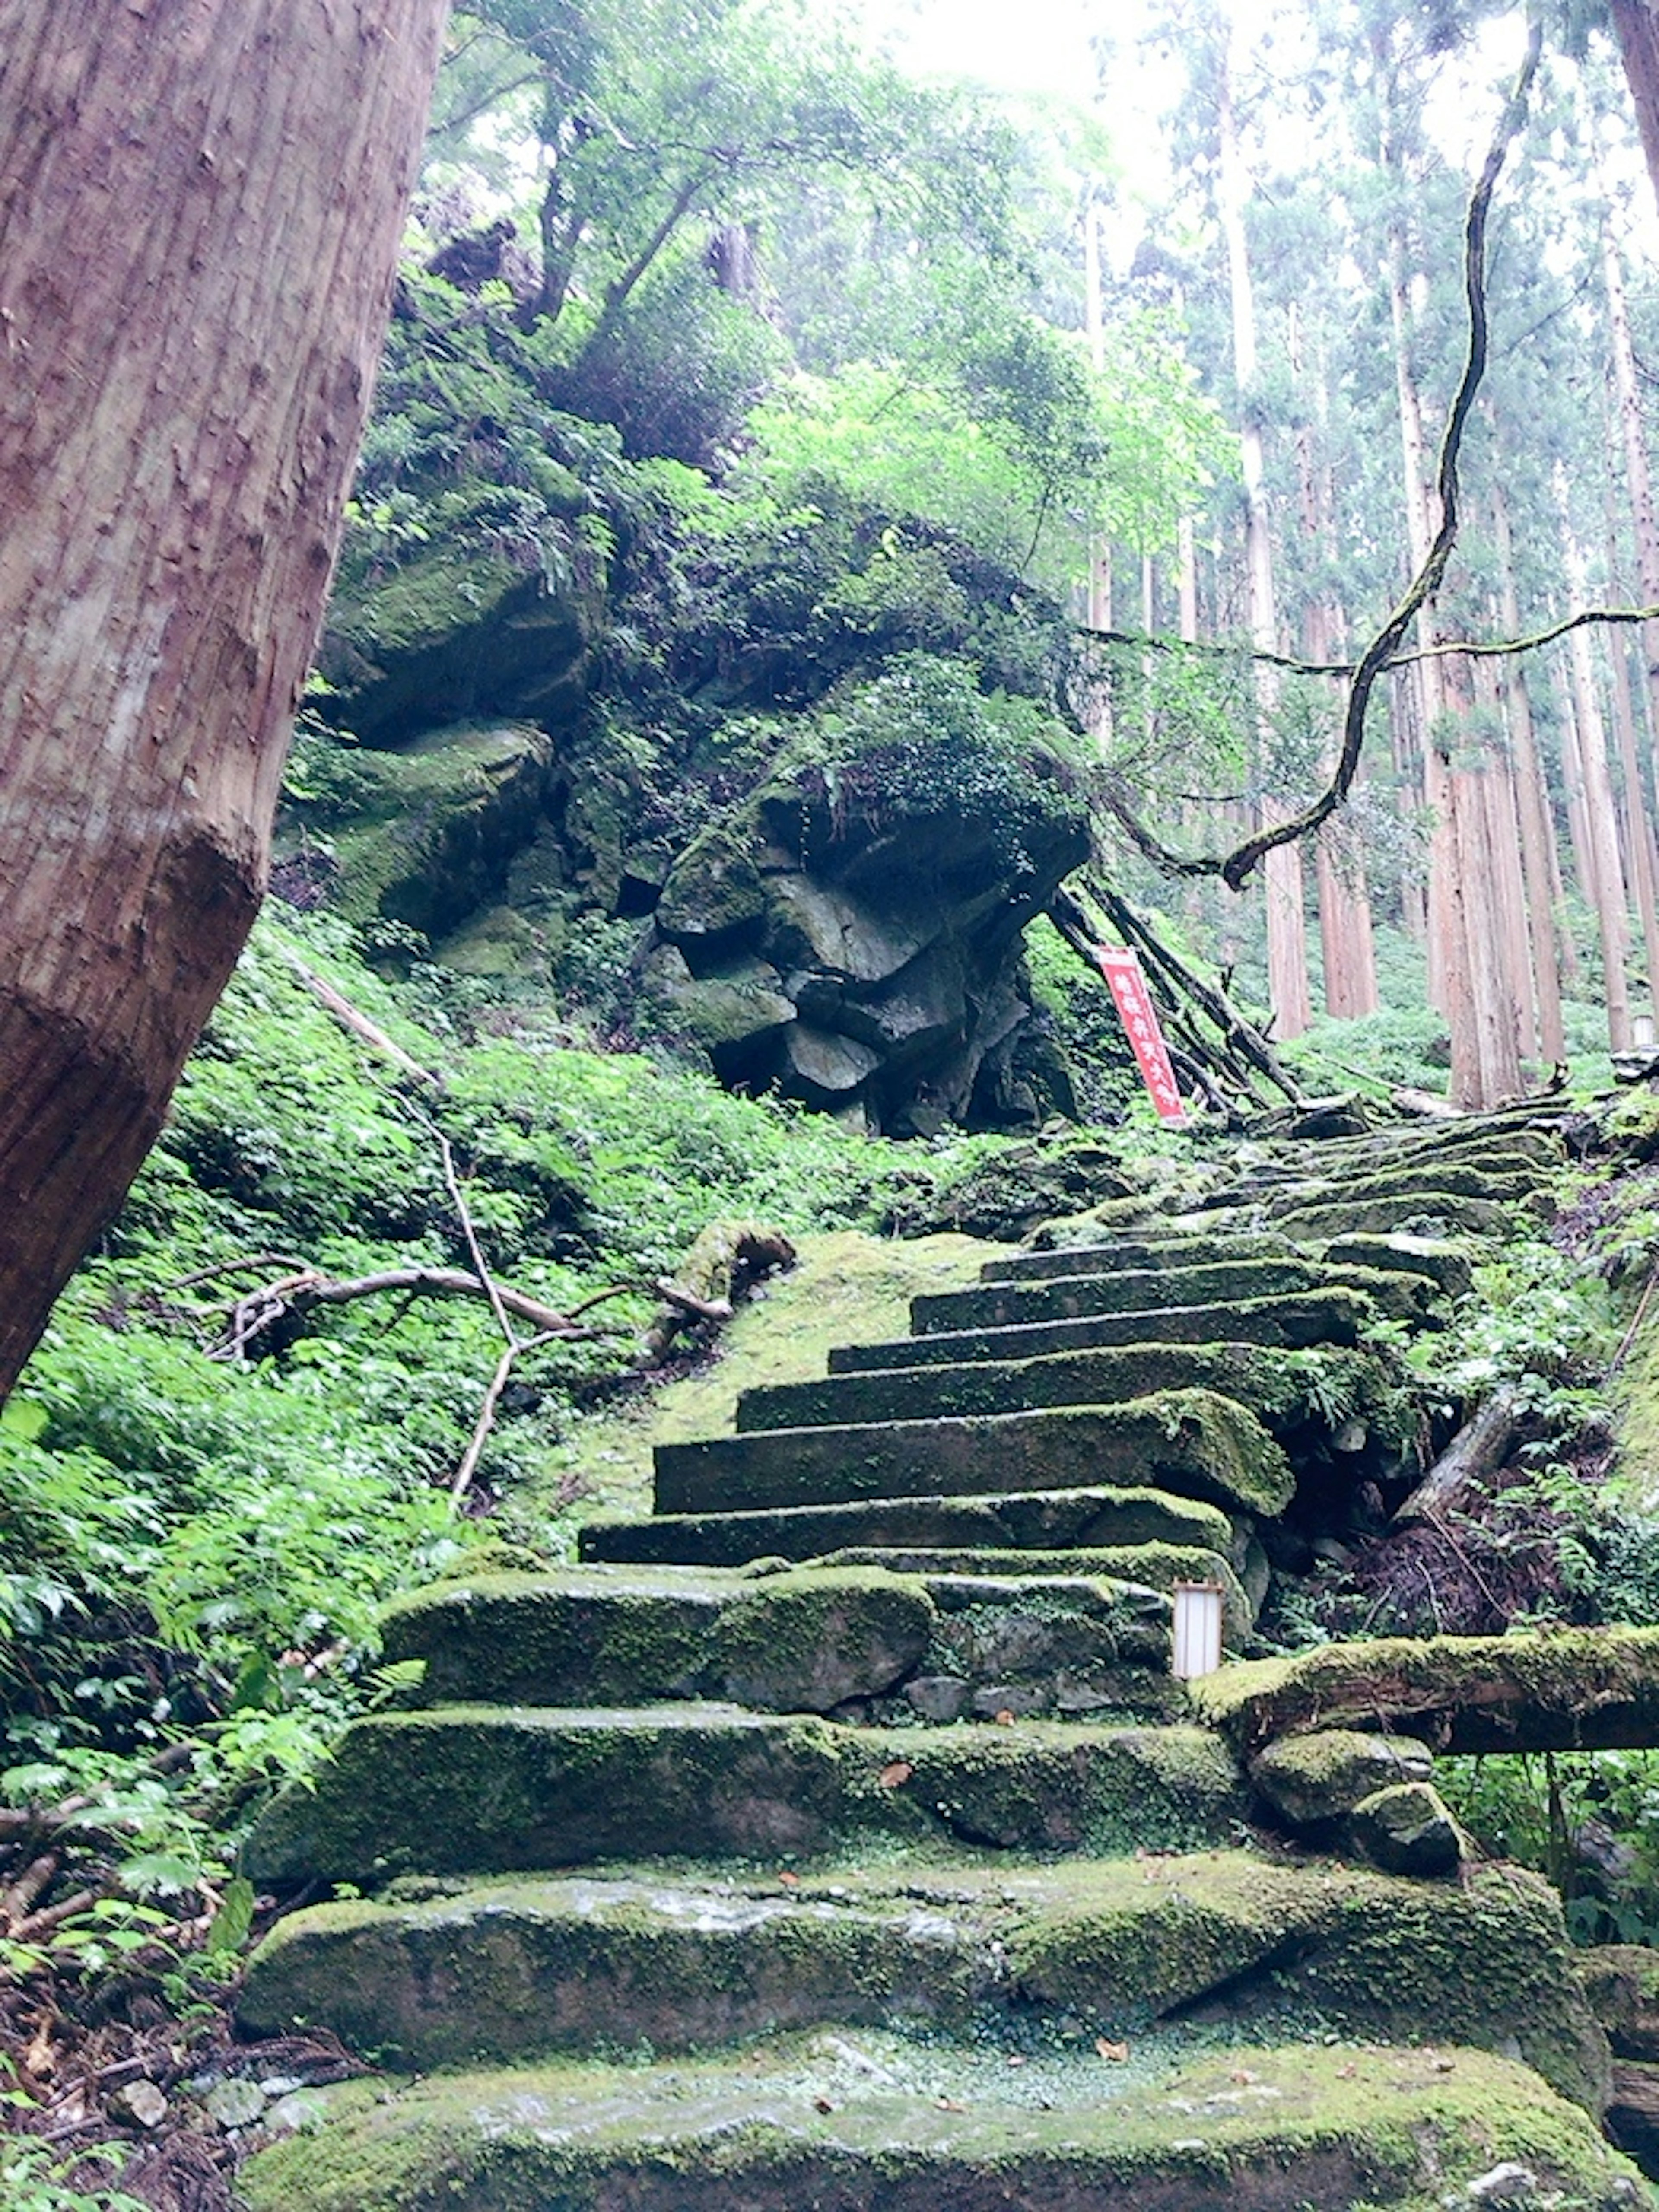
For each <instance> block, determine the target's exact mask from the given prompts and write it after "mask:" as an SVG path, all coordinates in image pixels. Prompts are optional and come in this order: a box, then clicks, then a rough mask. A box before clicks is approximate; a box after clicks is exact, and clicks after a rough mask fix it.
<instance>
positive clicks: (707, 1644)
mask: <svg viewBox="0 0 1659 2212" xmlns="http://www.w3.org/2000/svg"><path fill="white" fill-rule="evenodd" d="M937 1625H938V1614H937V1612H936V1609H935V1607H934V1606H933V1601H932V1599H931V1598H930V1597H929V1595H928V1594H927V1589H926V1588H925V1586H924V1585H923V1584H922V1583H921V1582H919V1581H917V1580H916V1579H915V1578H914V1577H910V1578H908V1579H906V1578H901V1577H898V1576H896V1575H892V1574H889V1573H885V1572H883V1571H880V1570H879V1569H874V1570H872V1569H868V1568H860V1569H856V1570H854V1569H848V1570H832V1571H827V1572H821V1573H814V1574H787V1575H775V1576H772V1577H768V1578H767V1579H766V1580H764V1581H757V1580H753V1579H746V1578H744V1577H741V1576H738V1575H734V1574H731V1573H726V1574H722V1573H721V1572H720V1571H719V1570H718V1569H715V1570H709V1569H703V1570H702V1571H696V1572H692V1571H687V1570H680V1571H678V1572H677V1571H674V1570H673V1569H671V1568H659V1569H657V1570H656V1571H654V1572H653V1571H650V1570H648V1569H647V1570H637V1569H636V1570H633V1571H624V1570H620V1569H616V1568H604V1567H586V1568H576V1569H574V1570H573V1571H569V1572H567V1573H563V1574H541V1575H534V1574H532V1575H495V1576H484V1577H478V1578H477V1579H476V1580H471V1581H456V1582H452V1583H440V1584H438V1585H437V1586H436V1587H435V1588H434V1589H426V1590H422V1591H419V1592H417V1593H416V1595H413V1596H410V1597H406V1598H402V1599H399V1600H398V1601H397V1602H396V1603H395V1604H393V1605H392V1606H391V1607H388V1609H387V1611H386V1615H385V1625H384V1636H385V1650H386V1656H387V1658H388V1659H390V1660H393V1661H397V1660H407V1659H421V1660H423V1661H424V1662H425V1664H426V1670H427V1671H426V1678H425V1681H424V1683H423V1685H422V1691H423V1702H425V1703H428V1704H432V1705H459V1704H469V1703H499V1704H506V1705H513V1704H520V1705H561V1706H570V1705H651V1704H654V1703H655V1702H656V1701H657V1700H659V1699H664V1698H702V1699H708V1698H714V1699H727V1700H729V1701H731V1702H732V1703H733V1704H738V1705H750V1706H754V1707H757V1709H759V1710H760V1711H765V1712H812V1713H823V1712H828V1711H829V1710H830V1708H831V1707H832V1706H835V1705H841V1704H843V1703H844V1702H845V1701H846V1700H847V1699H849V1698H871V1697H878V1696H879V1695H880V1694H881V1693H882V1692H884V1691H886V1690H890V1689H896V1687H897V1686H899V1685H900V1684H901V1683H902V1682H903V1680H905V1679H906V1677H907V1676H908V1675H909V1674H913V1673H914V1672H915V1670H916V1668H917V1667H918V1666H919V1665H920V1664H921V1662H923V1660H924V1659H925V1657H926V1655H927V1650H928V1646H929V1644H930V1643H931V1642H932V1640H933V1635H934V1632H935V1629H936V1627H937Z"/></svg>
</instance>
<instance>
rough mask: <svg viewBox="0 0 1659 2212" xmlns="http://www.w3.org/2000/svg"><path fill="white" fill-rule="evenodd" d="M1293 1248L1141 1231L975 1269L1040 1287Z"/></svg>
mask: <svg viewBox="0 0 1659 2212" xmlns="http://www.w3.org/2000/svg"><path fill="white" fill-rule="evenodd" d="M1295 1258H1297V1247H1296V1246H1295V1245H1294V1244H1293V1243H1291V1239H1290V1238H1289V1237H1284V1236H1273V1237H1269V1236H1264V1235H1262V1234H1261V1233H1260V1232H1256V1231H1248V1230H1246V1231H1240V1232H1237V1233H1235V1234H1233V1235H1230V1236H1228V1237H1225V1238H1217V1237H1208V1236H1205V1235H1203V1234H1202V1233H1194V1231H1193V1230H1192V1229H1190V1228H1188V1229H1184V1230H1178V1231H1177V1230H1171V1231H1169V1232H1168V1233H1167V1234H1161V1235H1160V1234H1156V1233H1152V1232H1149V1231H1140V1232H1139V1233H1138V1234H1137V1235H1135V1236H1134V1237H1127V1238H1124V1239H1122V1240H1121V1241H1120V1240H1118V1239H1115V1238H1114V1239H1113V1240H1112V1241H1111V1242H1109V1243H1099V1244H1066V1245H1060V1246H1057V1247H1056V1248H1055V1249H1054V1250H1053V1251H1051V1252H1012V1253H1010V1254H1009V1255H1008V1257H1007V1258H1006V1259H1003V1260H987V1261H986V1262H985V1265H984V1266H983V1267H981V1269H980V1271H979V1272H980V1279H981V1282H985V1283H1041V1282H1047V1281H1048V1280H1049V1279H1050V1278H1052V1277H1054V1276H1056V1275H1112V1274H1118V1273H1130V1272H1134V1273H1145V1272H1146V1271H1147V1270H1149V1269H1157V1268H1162V1267H1208V1266H1210V1265H1212V1263H1213V1262H1215V1261H1221V1260H1228V1261H1236V1260H1293V1259H1295Z"/></svg>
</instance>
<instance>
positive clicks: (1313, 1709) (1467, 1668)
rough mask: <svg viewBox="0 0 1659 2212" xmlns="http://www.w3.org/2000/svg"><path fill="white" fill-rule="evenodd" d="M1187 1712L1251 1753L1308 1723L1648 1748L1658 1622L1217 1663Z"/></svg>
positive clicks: (1401, 1640) (1456, 1745) (1462, 1748)
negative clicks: (1193, 1712)
mask: <svg viewBox="0 0 1659 2212" xmlns="http://www.w3.org/2000/svg"><path fill="white" fill-rule="evenodd" d="M1192 1692H1193V1697H1194V1703H1195V1704H1196V1705H1197V1707H1198V1709H1199V1711H1200V1712H1201V1713H1203V1715H1204V1716H1205V1717H1206V1719H1208V1720H1209V1721H1210V1722H1211V1723H1212V1725H1213V1726H1215V1727H1217V1728H1219V1729H1223V1730H1224V1731H1225V1734H1226V1735H1228V1737H1229V1738H1230V1740H1231V1741H1232V1742H1233V1743H1234V1744H1235V1745H1236V1746H1237V1748H1238V1750H1239V1751H1240V1753H1241V1754H1242V1755H1243V1756H1244V1757H1246V1758H1249V1757H1253V1756H1254V1755H1255V1753H1256V1752H1257V1751H1259V1750H1260V1749H1261V1747H1262V1746H1263V1745H1264V1744H1267V1743H1269V1742H1271V1741H1273V1739H1274V1738H1275V1737H1278V1736H1283V1735H1294V1734H1298V1733H1301V1732H1303V1731H1304V1730H1308V1729H1330V1728H1340V1729H1374V1728H1381V1729H1397V1730H1399V1731H1401V1733H1403V1734H1406V1735H1413V1736H1419V1737H1421V1738H1422V1740H1423V1741H1425V1742H1426V1743H1427V1744H1428V1745H1429V1746H1430V1747H1431V1749H1433V1750H1436V1751H1451V1752H1471V1753H1476V1752H1497V1751H1580V1750H1583V1751H1629V1750H1641V1749H1647V1748H1652V1747H1659V1628H1584V1629H1565V1628H1564V1629H1557V1630H1552V1631H1549V1632H1544V1631H1536V1632H1511V1633H1510V1634H1509V1635H1506V1636H1437V1637H1425V1638H1412V1637H1403V1636H1402V1637H1388V1638H1378V1639H1377V1640H1376V1641H1375V1642H1371V1643H1358V1644H1321V1645H1320V1646H1318V1648H1317V1649H1316V1650H1310V1651H1303V1652H1298V1653H1297V1654H1296V1655H1295V1656H1293V1657H1291V1658H1289V1659H1256V1660H1248V1661H1243V1662H1239V1663H1237V1664H1236V1665H1232V1666H1228V1667H1224V1668H1222V1669H1221V1671H1220V1672H1219V1673H1218V1674H1211V1675H1207V1676H1206V1677H1205V1679H1204V1680H1202V1681H1201V1682H1197V1683H1194V1685H1193V1686H1192Z"/></svg>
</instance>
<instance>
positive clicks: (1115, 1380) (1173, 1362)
mask: <svg viewBox="0 0 1659 2212" xmlns="http://www.w3.org/2000/svg"><path fill="white" fill-rule="evenodd" d="M1188 1391H1204V1392H1206V1393H1208V1394H1210V1395H1209V1399H1208V1401H1207V1402H1209V1403H1211V1404H1213V1403H1214V1402H1215V1401H1216V1400H1218V1399H1219V1400H1227V1399H1231V1401H1233V1402H1234V1405H1235V1406H1236V1407H1238V1408H1242V1409H1243V1412H1245V1413H1249V1414H1252V1415H1254V1416H1255V1419H1257V1420H1258V1421H1260V1422H1261V1424H1262V1425H1263V1426H1265V1427H1266V1428H1267V1431H1269V1433H1270V1434H1272V1435H1274V1436H1276V1437H1281V1438H1282V1437H1285V1436H1292V1435H1294V1434H1295V1433H1296V1432H1297V1431H1298V1430H1300V1429H1303V1428H1305V1427H1307V1426H1309V1425H1314V1426H1316V1427H1318V1428H1325V1427H1335V1426H1338V1425H1340V1423H1341V1422H1342V1421H1344V1420H1346V1419H1348V1418H1349V1417H1350V1416H1351V1415H1352V1414H1355V1413H1359V1414H1361V1415H1363V1416H1365V1417H1366V1418H1368V1419H1370V1421H1371V1422H1372V1423H1373V1424H1374V1425H1375V1427H1376V1431H1377V1432H1378V1435H1379V1437H1386V1438H1389V1439H1390V1440H1393V1441H1398V1442H1402V1443H1403V1442H1405V1441H1406V1440H1407V1438H1408V1437H1409V1436H1410V1433H1411V1429H1412V1424H1411V1420H1410V1414H1409V1408H1408V1407H1407V1405H1406V1403H1405V1402H1404V1401H1403V1400H1402V1398H1401V1388H1400V1383H1399V1380H1398V1377H1397V1376H1396V1374H1395V1370H1394V1368H1393V1366H1392V1364H1390V1363H1389V1362H1388V1361H1386V1360H1384V1359H1383V1358H1377V1357H1376V1356H1374V1355H1373V1354H1371V1353H1370V1352H1364V1351H1359V1350H1351V1349H1345V1348H1342V1347H1333V1348H1331V1349H1328V1350H1322V1351H1319V1352H1277V1351H1268V1350H1266V1349H1264V1348H1262V1347H1261V1346H1255V1345H1226V1344H1210V1345H1164V1344H1150V1345H1134V1346H1119V1347H1115V1348H1109V1349H1107V1350H1103V1351H1098V1352H1050V1353H1048V1354H1046V1355H1045V1356H1042V1357H1040V1358H1034V1359H1023V1360H994V1359H987V1360H980V1361H969V1362H964V1363H963V1364H962V1365H960V1366H950V1367H940V1368H894V1369H885V1370H873V1371H872V1372H870V1373H868V1374H860V1375H836V1376H830V1377H829V1379H828V1380H827V1381H825V1382H822V1383H785V1384H780V1385H775V1386H773V1387H770V1388H763V1389H757V1390H750V1391H746V1392H745V1393H744V1396H743V1399H742V1401H740V1403H739V1405H738V1430H739V1431H740V1432H743V1433H752V1432H754V1431H765V1430H772V1429H791V1428H807V1427H836V1426H838V1425H843V1424H849V1423H871V1422H882V1421H903V1420H912V1421H914V1420H928V1419H945V1418H960V1417H962V1416H964V1415H976V1414H987V1413H1017V1412H1025V1411H1030V1412H1038V1411H1044V1410H1048V1409H1050V1408H1055V1407H1066V1406H1071V1407H1078V1406H1088V1407H1095V1408H1109V1407H1114V1406H1115V1407H1121V1408H1123V1409H1124V1410H1125V1411H1126V1412H1127V1410H1128V1409H1129V1408H1130V1407H1132V1406H1133V1401H1137V1400H1162V1401H1164V1402H1166V1403H1170V1402H1172V1401H1173V1400H1174V1395H1175V1394H1177V1393H1184V1392H1188ZM1332 1413H1334V1414H1335V1418H1334V1419H1331V1418H1330V1416H1331V1415H1332ZM1234 1418H1235V1419H1237V1415H1235V1417H1234ZM1281 1503H1282V1500H1281Z"/></svg>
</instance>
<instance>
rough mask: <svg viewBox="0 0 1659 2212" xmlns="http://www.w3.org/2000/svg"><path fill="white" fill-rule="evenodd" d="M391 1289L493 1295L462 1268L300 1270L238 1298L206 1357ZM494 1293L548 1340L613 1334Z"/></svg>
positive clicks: (229, 1355)
mask: <svg viewBox="0 0 1659 2212" xmlns="http://www.w3.org/2000/svg"><path fill="white" fill-rule="evenodd" d="M629 1287H632V1286H631V1285H621V1286H618V1289H617V1290H616V1291H606V1292H605V1293H603V1295H604V1296H606V1297H616V1296H618V1295H620V1291H621V1289H622V1288H629ZM386 1291H404V1292H406V1293H408V1294H409V1295H410V1296H413V1297H427V1296H433V1297H438V1296H443V1295H446V1294H447V1295H459V1296H461V1297H476V1298H489V1297H490V1285H489V1283H487V1282H486V1281H485V1280H484V1279H482V1278H481V1277H479V1276H477V1275H472V1274H469V1273H467V1272H466V1270H465V1268H462V1267H382V1268H380V1269H377V1270H376V1272H375V1273H373V1274H369V1275H350V1276H343V1277H337V1276H332V1275H325V1274H324V1273H322V1272H321V1271H320V1270H319V1269H318V1268H315V1267H305V1268H301V1269H298V1270H296V1271H295V1273H293V1274H291V1275H283V1276H279V1277H278V1278H277V1279H276V1281H275V1282H272V1283H265V1284H262V1285H260V1287H259V1288H258V1290H254V1291H248V1292H247V1294H246V1297H240V1298H239V1299H238V1300H237V1301H236V1304H235V1305H234V1307H233V1308H232V1309H231V1313H230V1319H229V1322H228V1325H227V1328H226V1330H225V1334H224V1335H223V1336H222V1338H221V1340H220V1341H219V1342H218V1343H216V1345H214V1346H212V1347H211V1348H210V1352H209V1353H208V1357H209V1358H210V1359H238V1358H242V1357H243V1356H244V1354H245V1353H246V1351H247V1349H248V1346H250V1345H251V1344H252V1343H253V1342H254V1341H255V1340H257V1339H258V1337H260V1336H261V1335H263V1334H264V1332H265V1331H266V1330H267V1329H269V1328H272V1327H273V1326H274V1325H275V1324H276V1322H278V1321H280V1320H281V1319H282V1318H283V1316H284V1315H285V1314H289V1313H296V1314H302V1313H304V1312H306V1311H307V1309H308V1308H310V1307H313V1306H338V1305H349V1304H350V1303H351V1301H352V1300H353V1299H354V1298H369V1297H379V1296H380V1295H381V1294H382V1293H384V1292H386ZM495 1296H496V1297H499V1299H500V1301H501V1304H502V1305H503V1306H504V1307H505V1308H506V1310H507V1312H508V1313H511V1314H516V1315H518V1316H519V1318H520V1320H521V1321H527V1322H531V1323H532V1326H533V1327H534V1328H536V1329H537V1330H538V1331H545V1332H546V1334H548V1335H549V1336H550V1337H553V1336H559V1337H564V1338H566V1339H568V1340H573V1341H580V1340H585V1339H587V1338H592V1337H595V1336H602V1335H605V1334H609V1332H608V1331H606V1330H604V1329H599V1328H585V1327H583V1326H582V1325H581V1324H580V1322H576V1321H574V1320H573V1319H572V1317H571V1316H569V1315H568V1314H562V1313H560V1312H559V1311H558V1310H557V1309H556V1307H553V1306H550V1305H544V1304H543V1303H542V1301H541V1300H540V1299H539V1298H532V1297H530V1296H529V1295H528V1294H527V1293H526V1292H525V1291H515V1290H513V1289H512V1288H511V1286H510V1285H507V1284H505V1283H498V1284H496V1285H495ZM491 1303H492V1304H493V1303H494V1301H493V1300H492V1301H491ZM583 1303H584V1304H586V1305H590V1306H591V1305H592V1304H594V1303H595V1301H594V1300H592V1299H591V1298H590V1299H586V1300H584V1302H583Z"/></svg>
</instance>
